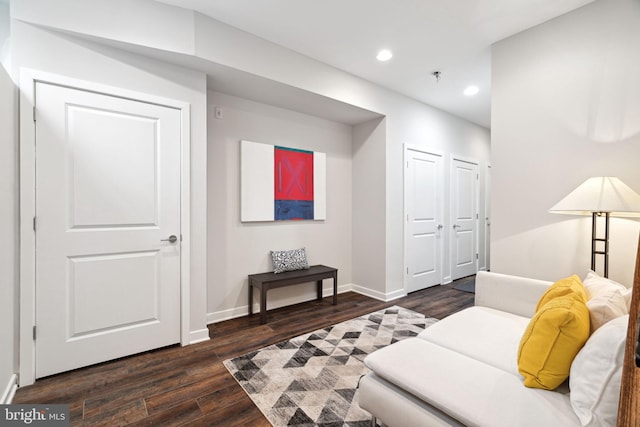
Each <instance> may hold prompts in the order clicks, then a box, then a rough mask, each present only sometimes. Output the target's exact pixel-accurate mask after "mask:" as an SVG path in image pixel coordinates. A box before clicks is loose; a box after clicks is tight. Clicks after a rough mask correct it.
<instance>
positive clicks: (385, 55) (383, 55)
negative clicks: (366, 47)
mask: <svg viewBox="0 0 640 427" xmlns="http://www.w3.org/2000/svg"><path fill="white" fill-rule="evenodd" d="M391 57H393V54H392V53H391V51H389V50H387V49H382V50H381V51H380V52H378V56H376V58H377V59H378V61H388V60H390V59H391Z"/></svg>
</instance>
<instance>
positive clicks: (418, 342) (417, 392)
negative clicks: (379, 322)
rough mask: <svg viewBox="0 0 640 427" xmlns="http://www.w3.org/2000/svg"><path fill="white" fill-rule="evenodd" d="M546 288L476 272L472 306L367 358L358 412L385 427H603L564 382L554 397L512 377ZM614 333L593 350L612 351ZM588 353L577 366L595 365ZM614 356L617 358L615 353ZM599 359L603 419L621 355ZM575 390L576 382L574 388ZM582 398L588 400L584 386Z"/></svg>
mask: <svg viewBox="0 0 640 427" xmlns="http://www.w3.org/2000/svg"><path fill="white" fill-rule="evenodd" d="M550 285H551V282H545V281H540V280H534V279H527V278H522V277H515V276H508V275H502V274H497V273H487V272H480V273H478V275H477V276H476V295H475V305H474V307H470V308H467V309H465V310H462V311H460V312H458V313H455V314H453V315H451V316H449V317H447V318H445V319H443V320H441V321H439V322H437V323H436V324H434V325H432V326H430V327H428V328H427V329H426V330H425V331H424V332H422V333H421V334H420V335H418V337H415V338H408V339H405V340H403V341H400V342H398V343H395V344H393V345H391V346H388V347H385V348H383V349H380V350H378V351H376V352H374V353H372V354H370V355H369V356H367V358H366V359H365V364H366V366H367V367H368V368H369V369H371V371H372V372H371V373H369V374H367V375H366V376H365V377H363V378H362V379H361V381H360V389H359V393H358V399H359V405H360V407H361V408H362V409H364V410H366V411H368V412H370V413H371V414H373V422H374V423H375V421H376V419H377V420H379V421H380V422H381V423H383V424H385V425H388V426H391V427H394V426H402V427H411V426H416V427H417V426H420V427H427V426H460V425H464V426H487V427H501V426H504V427H534V426H535V427H542V426H563V427H571V426H581V425H589V426H599V425H610V424H611V422H612V420H611V419H609V420H602V419H601V418H602V417H603V416H602V415H593V414H591V413H590V412H591V411H592V409H593V408H592V406H593V405H592V404H591V403H585V404H584V405H582V403H580V402H577V403H576V402H572V401H571V398H570V393H569V381H566V382H565V383H564V384H563V385H561V386H560V387H558V388H557V389H556V390H554V391H547V390H542V389H534V388H527V387H525V386H524V385H523V377H522V376H521V375H520V374H519V373H518V364H517V353H518V346H519V343H520V340H521V337H522V335H523V332H524V331H525V329H526V327H527V325H528V323H529V321H530V318H531V317H532V316H533V314H534V313H535V309H536V304H537V302H538V300H539V299H540V297H541V296H542V294H543V293H544V292H545V290H546V289H547V288H548V287H549V286H550ZM627 319H628V316H625V318H621V319H619V321H617V322H616V323H617V324H618V325H622V324H623V323H624V322H626V321H627ZM617 330H618V332H616V333H615V334H611V333H608V334H607V335H615V337H613V338H608V337H606V336H605V332H604V331H603V333H602V337H601V338H600V339H599V340H600V341H602V340H603V339H605V340H606V339H612V340H614V342H613V343H605V344H603V343H601V342H599V343H598V345H599V346H603V345H604V346H607V347H611V346H618V347H620V344H619V341H620V339H621V337H623V338H624V336H626V323H625V324H624V327H622V326H618V328H617ZM622 334H624V336H623V335H622ZM594 335H595V334H594ZM594 335H592V337H593V336H594ZM623 338H622V340H623V342H622V344H621V347H622V348H624V339H623ZM590 340H591V338H590ZM587 345H588V343H587V344H586V345H585V346H584V347H583V349H584V348H586V347H587ZM594 345H595V344H594ZM582 351H583V350H581V352H582ZM585 351H586V350H585ZM589 351H590V353H589V355H588V356H587V355H585V357H584V358H588V359H589V360H587V361H586V362H585V361H582V362H581V363H582V365H584V364H585V363H587V365H588V364H589V363H591V362H593V363H600V362H598V361H597V360H592V356H591V354H592V353H593V351H594V350H593V349H590V350H589ZM607 351H609V350H607ZM616 351H617V352H618V353H619V348H617V350H616ZM622 352H624V350H622ZM614 353H615V352H614ZM604 357H605V359H606V358H607V357H608V358H614V359H616V361H615V363H612V365H615V366H613V367H612V369H613V371H611V370H610V371H607V372H606V373H605V374H606V375H608V377H607V378H606V379H605V380H603V381H600V382H601V383H602V384H596V385H594V386H593V387H594V390H595V391H594V393H595V394H597V393H608V394H609V395H610V396H608V397H607V399H604V400H606V401H608V402H609V403H607V404H608V405H609V408H605V412H606V411H609V414H608V415H605V416H604V418H607V417H608V418H611V415H610V413H611V411H612V408H611V405H612V403H611V402H612V401H615V402H614V403H613V404H615V407H617V396H611V395H612V394H613V393H618V392H619V388H620V385H619V384H620V382H619V376H620V372H619V371H620V368H619V366H618V365H617V363H618V361H617V358H619V359H620V360H619V362H620V364H621V363H622V355H618V354H617V353H615V354H613V356H612V355H611V354H607V355H605V356H604ZM577 359H578V356H576V360H577ZM590 361H591V362H590ZM574 363H575V362H574ZM602 364H604V365H606V362H603V363H602ZM587 368H588V366H587ZM587 368H581V369H587ZM572 377H573V366H572ZM616 379H617V389H616V381H615V380H616ZM587 381H589V380H588V379H587ZM584 382H585V381H584V380H583V381H582V383H583V384H582V386H584ZM579 385H580V384H578V383H577V382H576V387H578V386H579ZM571 387H572V388H573V384H572V385H571ZM586 393H587V394H589V393H590V391H589V387H587V391H586ZM593 398H594V399H599V397H597V396H595V397H593ZM580 399H581V398H580ZM583 400H584V399H583ZM587 400H588V399H587ZM598 404H599V403H597V402H596V405H598ZM580 405H582V406H586V408H584V407H583V408H580ZM589 405H591V406H589ZM574 406H576V407H577V408H578V411H577V412H576V410H575V409H574ZM613 409H615V408H613ZM613 422H614V423H615V415H614V419H613Z"/></svg>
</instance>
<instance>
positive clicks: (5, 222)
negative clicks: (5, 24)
mask: <svg viewBox="0 0 640 427" xmlns="http://www.w3.org/2000/svg"><path fill="white" fill-rule="evenodd" d="M16 94H17V90H16V87H15V86H14V84H13V81H12V80H11V78H10V77H9V74H8V73H7V72H6V71H5V69H4V68H3V67H1V66H0V199H1V200H2V203H0V242H2V245H0V272H1V273H0V399H1V396H2V394H3V393H4V391H5V388H6V387H7V386H8V385H9V383H10V380H11V378H12V375H13V374H14V373H17V372H18V358H17V351H18V341H17V337H18V334H17V325H18V322H17V315H18V310H17V299H18V271H19V268H18V256H17V253H18V235H17V231H18V176H17V171H18V168H17V165H18V132H17V117H18V114H17V96H16ZM0 403H6V402H2V400H0Z"/></svg>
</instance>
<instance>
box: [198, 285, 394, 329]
mask: <svg viewBox="0 0 640 427" xmlns="http://www.w3.org/2000/svg"><path fill="white" fill-rule="evenodd" d="M349 291H353V292H357V293H359V294H362V295H365V296H368V297H371V298H374V299H377V300H380V301H384V302H389V301H393V300H395V299H398V298H402V297H404V296H407V293H406V292H405V291H404V289H399V290H397V291H393V292H388V293H382V292H378V291H374V290H371V289H369V288H364V287H362V286H358V285H356V284H353V283H347V284H344V285H341V286H338V294H341V293H344V292H349ZM322 295H323V297H330V296H332V295H333V288H331V287H328V288H324V289H323V291H322ZM312 299H313V298H310V296H309V295H306V296H301V295H298V296H296V297H291V298H281V299H279V300H277V301H275V302H273V303H271V302H270V303H269V310H272V309H274V308H280V307H285V306H287V305H292V304H299V303H301V302H305V301H311V300H312ZM259 312H260V305H259V304H258V303H257V302H256V303H254V304H253V313H254V314H255V313H259ZM248 314H249V306H248V305H244V306H240V307H234V308H230V309H227V310H220V311H215V312H212V313H207V324H208V325H210V324H212V323H218V322H223V321H225V320H231V319H235V318H238V317H243V316H247V315H248Z"/></svg>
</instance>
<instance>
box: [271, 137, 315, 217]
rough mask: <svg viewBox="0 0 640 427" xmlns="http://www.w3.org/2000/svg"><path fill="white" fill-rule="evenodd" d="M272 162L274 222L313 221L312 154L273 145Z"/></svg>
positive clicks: (311, 152)
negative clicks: (273, 162) (290, 220)
mask: <svg viewBox="0 0 640 427" xmlns="http://www.w3.org/2000/svg"><path fill="white" fill-rule="evenodd" d="M274 161H275V164H274V173H275V176H274V181H275V187H274V193H275V199H274V200H275V206H274V208H275V211H274V219H275V220H276V221H281V220H287V219H313V151H306V150H297V149H295V148H286V147H278V146H275V147H274Z"/></svg>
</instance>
